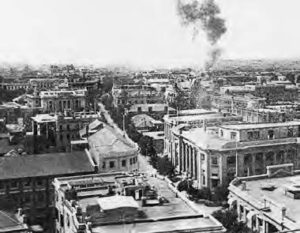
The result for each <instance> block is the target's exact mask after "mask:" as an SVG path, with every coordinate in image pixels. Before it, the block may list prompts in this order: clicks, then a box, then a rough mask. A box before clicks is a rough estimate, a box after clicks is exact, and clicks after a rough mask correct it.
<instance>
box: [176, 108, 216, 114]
mask: <svg viewBox="0 0 300 233" xmlns="http://www.w3.org/2000/svg"><path fill="white" fill-rule="evenodd" d="M213 113H216V112H215V111H211V110H206V109H203V108H200V109H187V110H180V111H178V115H180V116H181V115H200V114H213Z"/></svg>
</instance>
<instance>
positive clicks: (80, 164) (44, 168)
mask: <svg viewBox="0 0 300 233" xmlns="http://www.w3.org/2000/svg"><path fill="white" fill-rule="evenodd" d="M93 172H94V168H93V166H92V164H91V161H90V159H89V158H88V156H87V155H86V153H85V152H72V153H49V154H37V155H23V156H17V157H2V158H0V180H5V179H19V178H25V177H42V176H62V175H68V174H74V175H75V174H78V173H80V174H81V173H82V174H83V173H85V174H86V173H93Z"/></svg>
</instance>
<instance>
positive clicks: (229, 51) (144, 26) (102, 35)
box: [0, 0, 300, 67]
mask: <svg viewBox="0 0 300 233" xmlns="http://www.w3.org/2000/svg"><path fill="white" fill-rule="evenodd" d="M217 3H218V4H219V5H220V7H221V12H222V14H221V16H222V17H224V18H225V20H226V26H227V28H228V30H227V32H226V33H225V35H224V36H223V37H222V38H221V40H220V47H221V48H222V50H223V58H224V59H241V58H244V59H248V58H249V59H261V58H270V59H274V58H299V57H300V48H299V49H297V47H298V46H297V42H298V41H299V39H300V33H298V32H296V30H295V22H297V20H298V18H299V17H300V16H298V15H297V14H296V10H297V9H298V6H299V5H300V3H299V1H296V0H289V1H288V4H287V3H286V2H284V1H283V0H276V1H274V0H273V1H271V0H263V1H259V0H244V1H238V0H227V1H226V2H225V1H220V0H219V1H217ZM0 6H1V8H2V9H3V14H2V15H1V16H0V19H1V20H0V22H1V23H0V26H1V28H2V37H1V39H0V42H1V43H0V62H21V63H22V62H23V63H32V64H42V63H76V64H78V63H88V64H101V65H102V64H103V65H109V64H121V65H134V66H140V67H149V66H159V67H170V66H171V67H175V66H186V65H191V66H201V65H202V64H203V60H204V59H205V56H206V53H207V51H206V50H207V42H205V39H204V36H203V35H202V34H201V33H200V35H199V36H198V37H197V38H196V39H195V40H193V39H192V30H191V29H190V28H185V27H183V26H182V25H181V24H180V20H179V17H178V15H177V12H176V1H174V0H165V1H160V0H151V1H150V0H143V1H141V0H128V1H121V0H113V1H105V0H102V1H95V0H90V1H89V4H86V2H84V1H82V0H75V1H74V0H73V1H70V0H64V1H57V0H54V1H48V0H44V1H37V0H27V1H20V0H10V1H6V0H4V1H1V3H0ZM299 19H300V18H299ZM7 22H9V23H7Z"/></svg>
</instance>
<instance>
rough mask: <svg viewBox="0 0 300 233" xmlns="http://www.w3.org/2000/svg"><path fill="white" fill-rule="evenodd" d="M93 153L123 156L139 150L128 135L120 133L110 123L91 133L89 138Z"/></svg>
mask: <svg viewBox="0 0 300 233" xmlns="http://www.w3.org/2000/svg"><path fill="white" fill-rule="evenodd" d="M88 141H89V144H90V147H91V149H90V150H91V154H93V153H97V154H101V155H102V156H104V157H105V156H107V157H110V156H123V155H125V154H126V155H127V154H134V153H136V152H137V151H138V147H137V145H136V144H135V143H133V142H132V141H131V140H130V139H128V138H127V137H123V135H121V134H119V133H118V132H117V131H116V130H114V129H113V128H112V127H110V126H108V125H104V127H103V128H102V129H101V130H99V131H98V132H96V133H95V134H93V135H91V136H90V137H89V138H88Z"/></svg>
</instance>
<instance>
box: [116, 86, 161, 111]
mask: <svg viewBox="0 0 300 233" xmlns="http://www.w3.org/2000/svg"><path fill="white" fill-rule="evenodd" d="M112 96H113V103H114V105H115V106H120V105H123V106H127V105H132V104H154V103H164V96H163V93H162V92H158V91H157V90H156V89H155V88H154V87H151V86H148V85H142V84H129V85H118V84H114V85H113V88H112Z"/></svg>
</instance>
